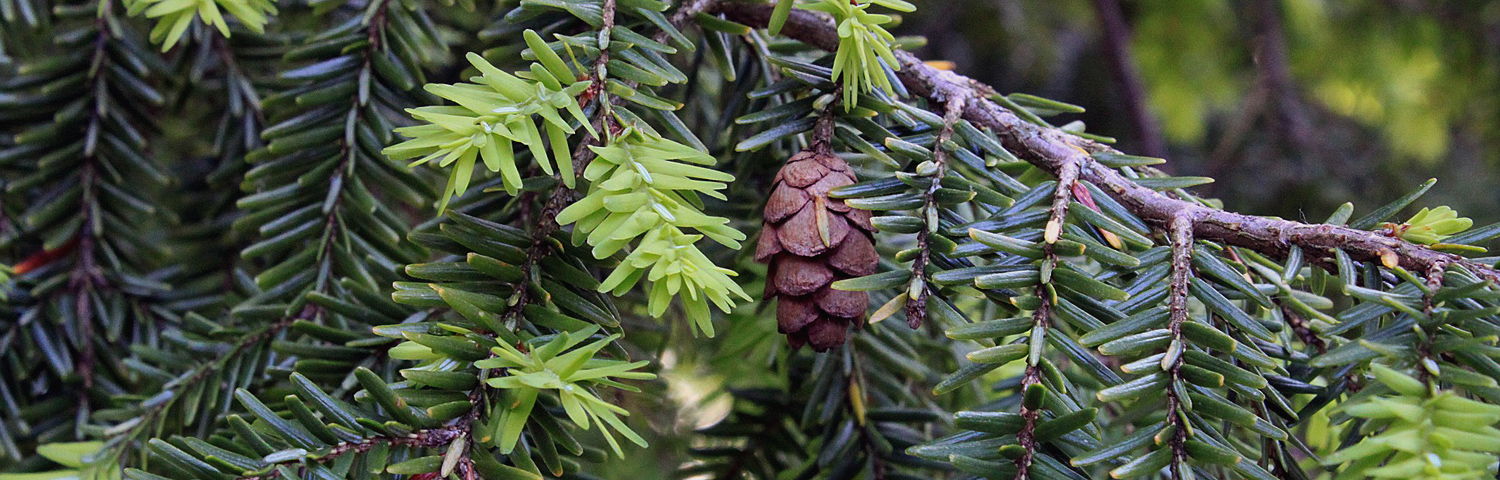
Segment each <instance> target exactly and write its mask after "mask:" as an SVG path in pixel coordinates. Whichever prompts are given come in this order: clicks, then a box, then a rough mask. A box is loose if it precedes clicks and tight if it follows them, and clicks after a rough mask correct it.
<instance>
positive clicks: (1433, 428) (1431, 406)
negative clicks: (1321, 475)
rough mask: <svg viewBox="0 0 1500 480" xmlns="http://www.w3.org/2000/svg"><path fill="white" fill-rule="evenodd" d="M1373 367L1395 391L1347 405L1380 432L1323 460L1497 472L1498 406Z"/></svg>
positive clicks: (1388, 471) (1445, 479)
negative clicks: (1433, 388)
mask: <svg viewBox="0 0 1500 480" xmlns="http://www.w3.org/2000/svg"><path fill="white" fill-rule="evenodd" d="M1424 211H1425V210H1424ZM1370 367H1371V369H1372V373H1374V374H1375V378H1376V379H1377V380H1379V381H1380V383H1382V384H1384V385H1385V386H1387V387H1389V388H1390V389H1391V390H1393V391H1394V392H1395V395H1385V396H1380V397H1374V398H1372V399H1369V400H1368V401H1363V402H1357V403H1351V404H1349V405H1348V406H1347V407H1345V408H1344V413H1347V414H1348V415H1349V416H1352V417H1357V418H1363V419H1366V420H1367V421H1368V423H1366V424H1365V428H1366V429H1367V430H1382V431H1381V432H1380V433H1379V434H1376V435H1373V436H1370V437H1366V438H1365V439H1364V440H1361V441H1360V442H1359V443H1358V444H1356V445H1353V446H1351V447H1348V448H1345V449H1343V450H1340V451H1338V452H1337V453H1334V454H1333V455H1330V456H1328V457H1326V458H1324V459H1323V463H1324V464H1326V465H1339V464H1343V463H1349V466H1348V467H1347V468H1346V469H1345V470H1344V471H1343V472H1341V473H1340V474H1339V475H1338V477H1337V478H1338V479H1346V478H1347V479H1354V478H1403V479H1406V478H1410V479H1430V480H1439V479H1442V480H1458V479H1477V478H1491V477H1493V476H1494V471H1492V470H1491V469H1490V465H1491V464H1493V463H1495V455H1494V454H1495V453H1500V429H1496V428H1495V427H1493V426H1492V425H1494V424H1495V423H1496V422H1500V406H1495V405H1490V404H1487V403H1483V402H1478V401H1474V400H1469V399H1467V398H1463V397H1461V396H1458V395H1456V394H1454V393H1453V392H1451V391H1441V392H1434V391H1430V390H1429V388H1428V386H1427V385H1426V384H1425V383H1423V382H1421V381H1419V380H1417V379H1415V378H1412V377H1410V376H1407V375H1406V374H1403V373H1401V372H1397V371H1395V370H1392V369H1390V368H1388V367H1385V366H1383V365H1379V364H1372V365H1371V366H1370ZM1382 463H1383V465H1382Z"/></svg>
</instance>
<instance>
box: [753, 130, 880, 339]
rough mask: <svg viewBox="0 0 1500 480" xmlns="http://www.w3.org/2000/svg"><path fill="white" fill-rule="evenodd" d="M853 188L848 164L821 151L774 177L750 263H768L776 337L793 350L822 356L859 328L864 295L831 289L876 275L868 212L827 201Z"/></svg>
mask: <svg viewBox="0 0 1500 480" xmlns="http://www.w3.org/2000/svg"><path fill="white" fill-rule="evenodd" d="M854 183H855V179H854V171H853V170H850V169H849V164H847V163H844V160H843V159H841V158H839V157H838V156H835V155H833V154H831V153H827V152H823V151H815V150H805V151H802V152H799V153H797V154H796V155H793V156H792V158H791V160H787V162H786V166H784V167H782V168H781V171H780V172H777V173H776V180H775V182H774V185H773V187H772V191H771V198H770V199H769V200H768V201H767V202H766V210H765V216H764V219H765V224H764V226H763V227H761V231H760V243H759V245H757V246H756V249H755V259H756V260H757V261H761V262H769V263H770V264H771V266H770V269H769V272H768V278H767V279H766V293H765V298H766V299H768V300H769V299H772V298H774V299H776V323H777V326H778V330H780V331H781V333H784V334H786V336H787V341H788V342H790V343H791V344H792V346H793V347H801V346H802V345H804V344H812V347H813V350H817V351H820V352H821V351H826V350H828V349H831V348H834V347H837V346H839V345H842V344H843V343H844V338H845V337H846V336H847V334H848V331H849V326H850V325H856V326H857V325H861V324H862V323H863V320H864V317H865V310H866V308H867V307H868V306H869V305H868V304H869V295H868V294H866V293H865V292H846V291H842V290H834V289H833V288H832V286H831V285H832V284H833V282H835V281H838V280H843V279H846V278H854V277H860V276H864V275H869V274H871V273H875V267H876V264H877V262H879V260H880V255H879V254H877V253H876V252H875V243H874V235H873V231H874V229H873V228H872V227H871V226H870V212H869V211H866V210H855V209H852V208H850V207H849V206H848V205H845V204H844V201H843V200H839V199H833V198H828V191H829V190H832V189H834V188H837V187H842V186H844V185H851V184H854Z"/></svg>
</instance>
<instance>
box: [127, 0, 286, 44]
mask: <svg viewBox="0 0 1500 480" xmlns="http://www.w3.org/2000/svg"><path fill="white" fill-rule="evenodd" d="M125 5H126V7H127V8H128V13H129V15H130V16H136V15H140V14H142V13H143V12H144V13H145V15H146V18H155V19H157V21H156V26H155V27H153V28H152V29H151V41H153V42H158V43H161V51H163V52H165V51H167V50H171V49H172V47H173V46H174V45H177V41H178V40H181V39H182V35H183V34H184V33H187V28H188V27H189V26H191V25H192V24H193V19H194V18H196V17H203V21H204V22H206V23H208V24H209V25H210V26H213V27H214V28H217V29H218V30H219V33H221V34H223V35H224V36H225V37H228V36H229V22H228V21H227V20H225V18H224V14H223V13H222V12H220V11H219V9H220V8H223V9H224V10H227V11H229V14H230V15H234V17H235V18H237V19H239V21H240V23H241V24H243V25H245V28H248V29H250V31H252V32H255V33H265V31H266V22H268V21H270V16H271V15H275V14H276V2H274V1H272V0H133V1H131V0H127V1H126V2H125Z"/></svg>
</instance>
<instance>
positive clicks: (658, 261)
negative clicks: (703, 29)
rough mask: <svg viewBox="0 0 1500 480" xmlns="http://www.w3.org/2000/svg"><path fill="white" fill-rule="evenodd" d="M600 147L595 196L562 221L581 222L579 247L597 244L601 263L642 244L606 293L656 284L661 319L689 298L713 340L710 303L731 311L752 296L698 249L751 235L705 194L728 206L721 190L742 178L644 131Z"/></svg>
mask: <svg viewBox="0 0 1500 480" xmlns="http://www.w3.org/2000/svg"><path fill="white" fill-rule="evenodd" d="M592 148H593V150H594V153H597V154H598V158H596V159H594V161H593V163H590V164H589V166H588V167H587V168H586V169H585V170H584V173H583V176H584V178H586V179H588V180H589V181H590V182H591V183H590V186H589V193H588V195H586V196H585V197H583V198H582V199H579V200H578V201H577V202H575V203H573V204H572V205H570V206H568V208H565V209H563V211H562V212H560V213H559V214H558V215H557V222H558V223H559V224H562V225H567V224H570V223H576V224H577V225H576V226H575V227H574V230H573V239H574V242H575V243H579V244H581V243H583V242H584V241H587V242H588V244H589V245H593V246H594V249H593V253H594V256H595V257H596V258H606V257H609V256H611V255H614V254H615V253H616V252H618V251H620V249H622V248H624V247H625V246H626V245H629V244H630V242H631V241H632V240H635V239H636V238H638V237H639V238H640V242H639V243H638V244H637V245H636V248H635V249H634V250H633V251H631V253H630V255H628V256H627V257H625V260H624V261H622V262H621V263H620V265H619V266H618V267H616V268H615V270H614V272H612V273H611V274H610V275H609V277H608V278H605V279H604V281H603V282H602V283H601V285H600V286H599V290H600V291H612V292H614V293H615V294H616V295H620V294H623V293H625V292H626V291H628V290H629V289H630V288H632V287H634V286H635V284H636V283H637V282H639V281H640V280H641V279H642V278H644V279H646V280H647V281H649V282H651V283H652V286H651V294H650V303H649V305H648V309H649V310H650V312H651V315H653V316H661V314H662V313H665V312H666V310H667V306H668V305H669V304H670V302H671V299H672V296H673V295H677V294H678V293H683V294H684V295H683V296H682V300H683V306H684V307H685V308H686V309H687V311H688V316H689V317H691V318H693V320H694V325H695V326H696V327H697V328H698V329H701V330H702V331H703V332H704V333H706V334H707V335H709V336H712V335H713V324H712V323H711V317H710V315H709V314H708V303H709V302H710V301H712V302H713V303H714V305H716V306H718V307H719V308H720V309H721V310H724V311H726V312H727V311H729V310H730V308H732V307H733V306H734V299H733V298H732V297H740V298H743V299H745V300H749V299H750V296H749V295H747V294H746V293H745V291H744V290H742V289H741V288H740V287H739V285H737V284H735V283H734V281H733V280H731V279H730V278H729V277H730V276H731V275H734V274H735V273H734V271H732V270H729V269H725V268H721V267H718V266H716V265H714V263H713V262H712V261H711V260H709V259H708V257H706V256H704V255H703V252H702V251H700V250H699V249H698V247H697V246H696V245H695V244H696V242H697V241H698V240H699V239H700V238H702V237H704V236H707V237H709V238H711V239H713V240H714V241H717V242H719V243H721V244H723V245H724V246H726V247H728V248H730V249H738V248H739V247H740V241H741V240H744V239H745V234H743V233H740V232H739V231H738V230H735V229H733V228H731V227H729V220H728V219H726V218H723V217H716V216H712V215H707V214H705V213H703V211H702V210H701V209H700V208H701V207H700V205H701V202H700V200H699V198H698V195H699V194H703V195H708V196H710V197H714V198H718V199H720V200H723V199H725V197H724V195H723V194H722V193H720V192H719V190H722V189H723V188H724V187H725V185H726V183H725V182H729V181H733V180H734V176H733V175H731V174H729V173H725V172H720V171H718V170H714V169H712V168H708V167H707V166H711V165H713V164H714V163H715V161H714V158H713V157H712V156H710V155H708V154H705V153H703V152H700V151H697V150H695V149H693V148H692V147H689V146H687V145H683V144H680V143H677V142H673V141H671V140H667V139H664V138H661V137H659V136H656V135H651V134H647V133H645V132H641V131H637V130H627V131H626V132H625V133H623V134H621V135H620V137H619V138H618V139H617V140H616V142H615V143H613V144H610V145H608V146H604V147H592ZM700 165H701V166H700ZM684 229H692V230H695V231H697V232H698V233H699V234H697V235H695V234H688V233H685V232H684Z"/></svg>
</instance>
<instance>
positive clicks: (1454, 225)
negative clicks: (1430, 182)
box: [1388, 205, 1474, 245]
mask: <svg viewBox="0 0 1500 480" xmlns="http://www.w3.org/2000/svg"><path fill="white" fill-rule="evenodd" d="M1473 226H1474V221H1473V220H1470V219H1469V218H1468V217H1460V216H1458V212H1456V211H1454V210H1453V209H1452V208H1449V207H1448V206H1447V205H1444V206H1440V207H1437V208H1432V209H1428V208H1423V209H1422V210H1420V211H1418V212H1417V214H1416V215H1412V217H1411V219H1410V220H1407V221H1406V223H1405V224H1402V225H1395V226H1392V227H1388V228H1396V229H1397V231H1398V232H1400V234H1401V238H1403V239H1406V241H1409V242H1413V243H1420V244H1423V245H1431V244H1434V243H1438V242H1441V241H1443V240H1445V239H1447V238H1448V237H1451V236H1453V235H1455V234H1457V233H1459V232H1462V231H1464V230H1468V229H1469V227H1473Z"/></svg>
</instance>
